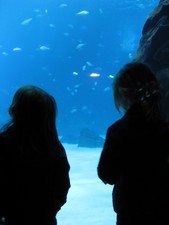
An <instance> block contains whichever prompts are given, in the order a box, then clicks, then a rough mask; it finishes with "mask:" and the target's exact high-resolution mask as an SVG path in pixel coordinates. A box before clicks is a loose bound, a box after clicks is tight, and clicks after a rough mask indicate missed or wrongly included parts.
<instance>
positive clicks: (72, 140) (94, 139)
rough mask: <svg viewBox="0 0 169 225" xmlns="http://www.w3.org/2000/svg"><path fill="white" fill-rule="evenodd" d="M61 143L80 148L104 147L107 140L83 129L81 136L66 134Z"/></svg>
mask: <svg viewBox="0 0 169 225" xmlns="http://www.w3.org/2000/svg"><path fill="white" fill-rule="evenodd" d="M60 141H61V143H68V144H77V145H78V147H86V148H97V147H103V145H104V141H105V139H104V138H102V137H101V136H99V134H97V133H96V132H95V131H93V130H91V129H89V128H83V129H82V130H81V131H80V135H74V134H65V135H63V136H62V137H61V138H60Z"/></svg>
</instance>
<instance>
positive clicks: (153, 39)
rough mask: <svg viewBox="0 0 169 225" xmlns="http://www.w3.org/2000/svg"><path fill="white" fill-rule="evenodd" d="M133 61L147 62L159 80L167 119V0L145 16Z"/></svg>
mask: <svg viewBox="0 0 169 225" xmlns="http://www.w3.org/2000/svg"><path fill="white" fill-rule="evenodd" d="M134 61H139V62H142V63H147V64H148V65H149V66H150V67H151V68H152V70H153V71H154V72H155V73H156V75H157V77H158V78H159V79H160V80H161V88H162V93H163V100H162V107H163V111H164V115H165V117H166V119H167V120H168V121H169V0H161V1H160V2H159V4H158V6H157V7H156V8H155V9H154V10H153V12H152V13H151V14H150V15H149V17H148V18H147V21H146V22H145V25H144V27H143V31H142V38H141V40H140V45H139V48H138V50H137V53H136V56H135V58H134Z"/></svg>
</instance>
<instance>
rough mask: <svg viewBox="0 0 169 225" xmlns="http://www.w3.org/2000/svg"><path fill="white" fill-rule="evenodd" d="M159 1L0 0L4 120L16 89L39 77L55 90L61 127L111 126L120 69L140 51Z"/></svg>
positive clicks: (66, 131)
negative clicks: (113, 86)
mask: <svg viewBox="0 0 169 225" xmlns="http://www.w3.org/2000/svg"><path fill="white" fill-rule="evenodd" d="M158 2H159V1H157V0H120V1H119V0H24V1H22V0H15V1H10V0H0V80H1V82H0V102H1V108H0V124H3V123H4V121H5V120H6V119H8V117H7V110H8V107H9V104H10V102H11V99H12V96H13V94H14V92H15V91H16V89H17V88H18V87H20V86H21V85H24V84H34V85H38V86H40V87H42V88H44V89H45V90H46V91H48V92H49V93H51V94H52V95H54V96H55V98H56V101H57V105H58V120H57V128H58V132H59V134H60V135H64V134H70V133H76V134H78V133H79V132H80V130H81V129H82V128H83V127H88V128H90V129H93V130H95V131H96V132H98V133H100V134H105V132H106V129H107V127H108V126H109V125H110V124H111V123H112V122H114V121H115V120H116V119H117V118H118V117H119V115H118V113H117V112H116V110H115V108H114V104H113V99H112V90H111V84H112V79H113V76H115V74H116V73H117V71H118V70H119V68H120V67H121V66H122V65H124V63H127V62H129V61H131V60H132V58H133V57H134V55H135V53H136V50H137V48H138V45H139V40H140V37H141V32H142V27H143V25H144V23H145V20H146V18H147V16H148V15H149V13H150V12H151V11H152V9H153V8H154V7H155V6H156V5H157V4H158ZM91 73H97V74H99V75H100V76H98V77H90V74H91Z"/></svg>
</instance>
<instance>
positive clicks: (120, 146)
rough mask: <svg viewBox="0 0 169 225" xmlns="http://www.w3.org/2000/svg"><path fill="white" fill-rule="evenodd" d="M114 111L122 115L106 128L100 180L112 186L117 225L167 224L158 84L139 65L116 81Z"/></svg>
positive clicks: (168, 180)
mask: <svg viewBox="0 0 169 225" xmlns="http://www.w3.org/2000/svg"><path fill="white" fill-rule="evenodd" d="M113 95H114V101H115V106H116V108H117V110H118V111H120V112H121V111H123V113H124V115H123V116H122V118H121V119H119V120H118V121H116V122H115V123H114V124H113V125H112V126H110V127H109V128H108V131H107V135H106V140H105V144H104V148H103V151H102V153H101V157H100V160H99V164H98V175H99V177H100V179H101V180H102V181H103V182H104V183H105V184H106V183H108V184H111V185H114V189H113V206H114V210H115V212H116V213H117V225H167V224H169V217H168V215H169V214H168V213H169V163H168V157H169V129H168V124H167V123H166V122H165V121H164V120H163V116H162V113H161V107H160V98H161V96H160V90H159V82H158V80H157V79H156V76H155V75H154V73H153V72H152V71H151V70H150V68H149V67H148V66H147V65H145V64H142V63H136V62H135V63H134V62H133V63H129V64H127V65H125V66H124V67H123V68H122V69H121V70H120V71H119V73H118V74H117V75H116V77H115V78H114V82H113Z"/></svg>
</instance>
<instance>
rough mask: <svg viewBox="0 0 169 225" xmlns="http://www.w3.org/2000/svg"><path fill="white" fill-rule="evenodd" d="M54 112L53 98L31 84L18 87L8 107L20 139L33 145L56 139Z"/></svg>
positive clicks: (45, 143) (47, 142)
mask: <svg viewBox="0 0 169 225" xmlns="http://www.w3.org/2000/svg"><path fill="white" fill-rule="evenodd" d="M56 112H57V107H56V102H55V100H54V98H53V97H52V96H51V95H49V94H48V93H47V92H45V91H44V90H42V89H41V88H39V87H36V86H33V85H26V86H23V87H21V88H19V89H18V90H17V91H16V93H15V95H14V97H13V101H12V104H11V106H10V108H9V114H10V116H11V118H12V123H13V126H14V127H15V128H16V131H17V134H18V136H19V138H20V141H21V142H22V143H23V144H24V145H26V144H29V145H32V146H34V147H35V146H36V147H37V146H38V145H40V143H41V145H45V146H46V145H47V144H49V143H51V144H52V141H53V142H55V141H56V138H57V137H56V136H57V132H56V127H55V120H56Z"/></svg>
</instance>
